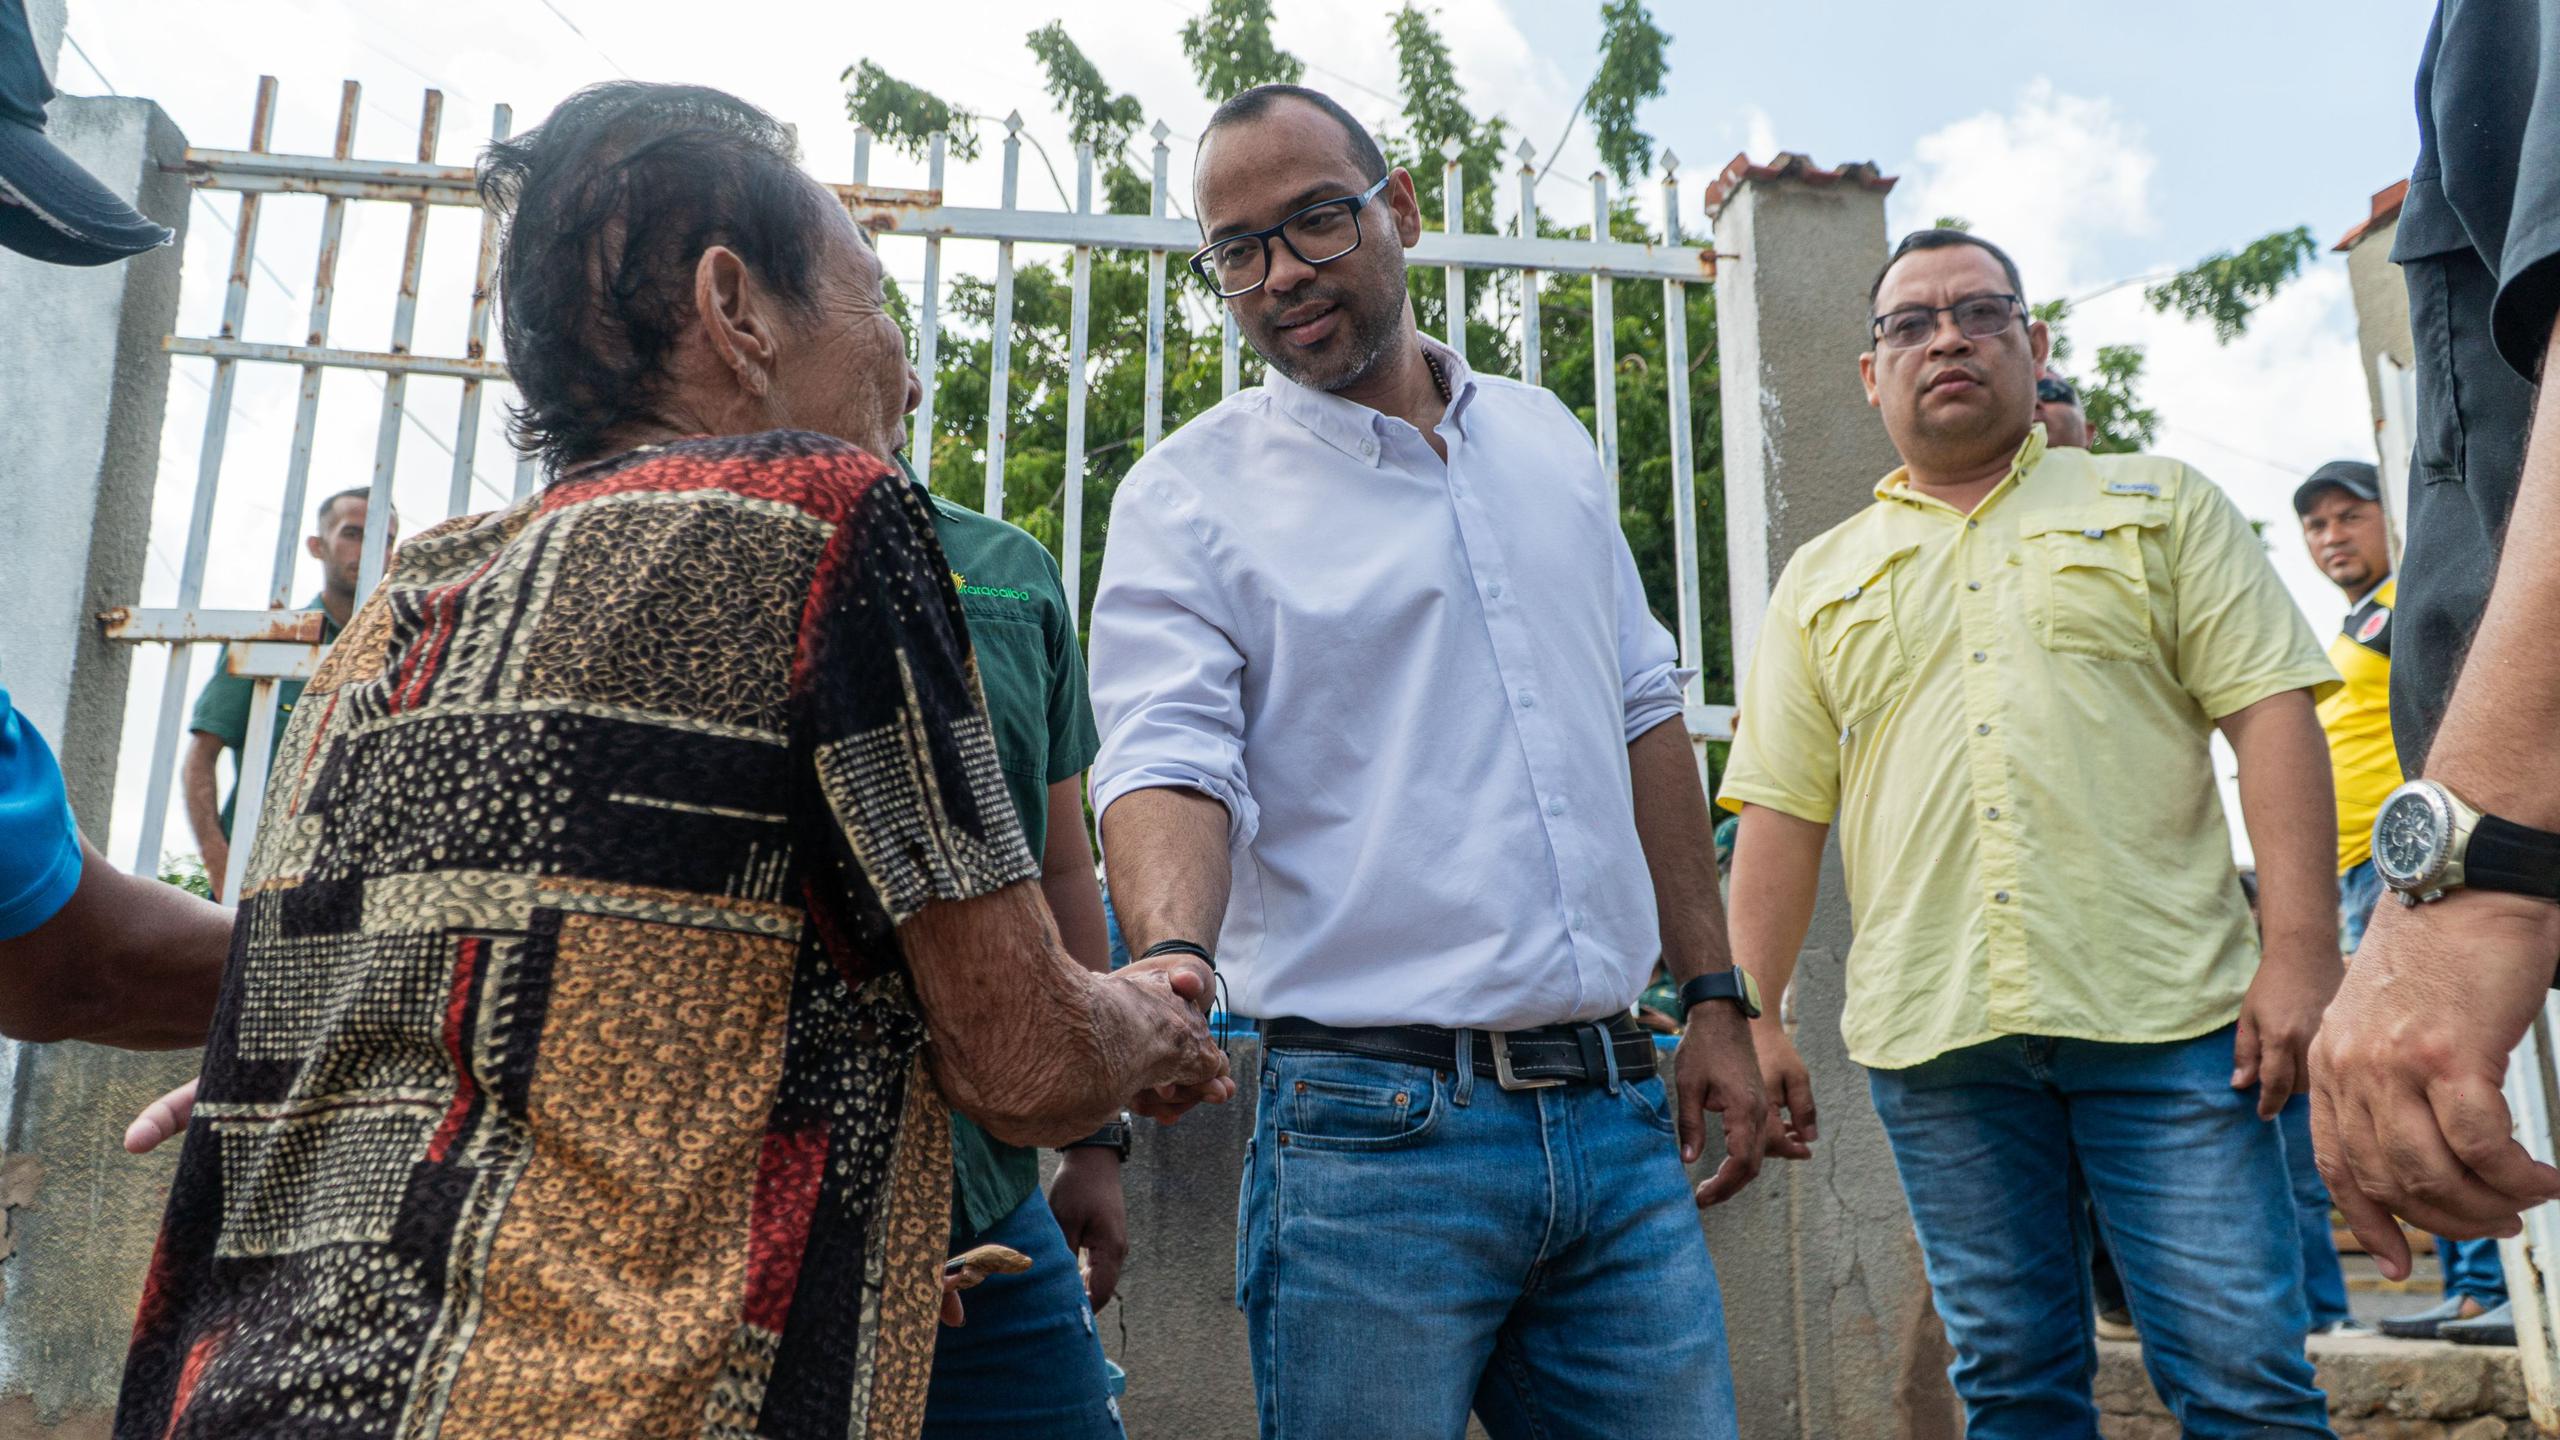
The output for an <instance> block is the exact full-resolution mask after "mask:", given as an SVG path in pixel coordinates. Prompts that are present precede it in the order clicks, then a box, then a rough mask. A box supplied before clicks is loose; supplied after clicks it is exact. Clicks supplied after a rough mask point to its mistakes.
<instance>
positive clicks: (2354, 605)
mask: <svg viewBox="0 0 2560 1440" xmlns="http://www.w3.org/2000/svg"><path fill="white" fill-rule="evenodd" d="M2390 583H2391V576H2390V575H2389V574H2387V573H2386V574H2385V575H2384V576H2383V577H2382V578H2381V579H2379V580H2376V581H2374V582H2373V584H2371V585H2370V586H2367V587H2366V589H2365V592H2364V593H2363V594H2361V595H2359V596H2357V597H2356V598H2355V599H2354V600H2353V601H2351V602H2349V603H2348V605H2347V613H2348V614H2350V615H2352V614H2354V613H2355V612H2356V611H2358V610H2361V609H2363V608H2364V607H2365V606H2367V605H2370V604H2372V603H2373V597H2374V596H2376V595H2379V594H2381V593H2382V587H2383V586H2385V585H2388V584H2390Z"/></svg>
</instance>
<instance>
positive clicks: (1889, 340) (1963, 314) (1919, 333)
mask: <svg viewBox="0 0 2560 1440" xmlns="http://www.w3.org/2000/svg"><path fill="white" fill-rule="evenodd" d="M2026 313H2027V302H2026V301H2025V300H2023V299H2021V298H2020V297H2018V296H2015V295H1968V296H1966V297H1965V298H1963V299H1962V300H1959V301H1957V302H1956V303H1954V304H1953V305H1906V306H1904V307H1902V308H1901V309H1899V310H1894V311H1890V312H1888V313H1886V314H1883V315H1878V316H1876V317H1875V318H1873V319H1872V320H1870V321H1868V322H1867V325H1868V330H1869V333H1871V334H1873V335H1874V336H1875V342H1876V343H1877V344H1878V345H1882V346H1885V347H1887V348H1889V349H1894V350H1908V349H1910V348H1911V347H1912V346H1915V345H1926V344H1928V343H1929V337H1931V336H1933V335H1935V334H1937V333H1938V317H1939V316H1941V315H1953V316H1954V317H1956V329H1957V330H1959V331H1961V332H1963V334H1964V337H1965V338H1966V339H1968V340H1988V339H1990V338H1991V337H1992V336H1994V335H1997V334H1999V333H2000V332H2001V331H2003V330H2006V329H2008V328H2009V325H2010V322H2011V321H2013V320H2016V319H2018V318H2019V317H2021V316H2023V315H2025V314H2026Z"/></svg>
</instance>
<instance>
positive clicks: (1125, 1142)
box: [1058, 1110, 1134, 1163]
mask: <svg viewBox="0 0 2560 1440" xmlns="http://www.w3.org/2000/svg"><path fill="white" fill-rule="evenodd" d="M1133 1129H1134V1127H1133V1126H1132V1124H1131V1122H1130V1119H1129V1112H1128V1111H1126V1110H1123V1111H1121V1112H1120V1118H1119V1119H1117V1120H1113V1121H1110V1122H1108V1123H1107V1124H1105V1125H1104V1126H1103V1127H1102V1128H1101V1129H1099V1130H1096V1131H1094V1132H1093V1133H1092V1134H1090V1135H1087V1136H1086V1137H1084V1138H1083V1139H1081V1140H1070V1141H1068V1142H1067V1143H1066V1144H1064V1145H1061V1146H1059V1147H1058V1151H1059V1153H1060V1154H1064V1153H1065V1152H1067V1151H1069V1150H1108V1151H1110V1152H1111V1153H1113V1154H1115V1155H1117V1156H1119V1157H1120V1159H1121V1160H1122V1161H1123V1162H1124V1163H1125V1162H1126V1161H1127V1160H1128V1158H1129V1142H1130V1140H1131V1138H1132V1133H1131V1132H1132V1130H1133Z"/></svg>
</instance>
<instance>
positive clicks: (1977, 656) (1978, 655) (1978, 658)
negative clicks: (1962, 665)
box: [1973, 650, 1991, 665]
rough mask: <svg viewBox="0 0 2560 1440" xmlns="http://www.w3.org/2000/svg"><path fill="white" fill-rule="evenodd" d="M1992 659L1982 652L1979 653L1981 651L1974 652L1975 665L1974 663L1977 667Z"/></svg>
mask: <svg viewBox="0 0 2560 1440" xmlns="http://www.w3.org/2000/svg"><path fill="white" fill-rule="evenodd" d="M1990 658H1991V657H1990V656H1988V655H1985V654H1984V653H1982V652H1981V651H1979V650H1976V651H1974V652H1973V663H1974V664H1976V665H1979V664H1981V663H1982V662H1983V661H1985V660H1988V659H1990Z"/></svg>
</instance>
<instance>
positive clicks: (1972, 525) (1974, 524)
mask: <svg viewBox="0 0 2560 1440" xmlns="http://www.w3.org/2000/svg"><path fill="white" fill-rule="evenodd" d="M1964 528H1966V529H1967V530H1979V529H1981V528H1982V522H1981V521H1979V520H1967V521H1966V522H1964Z"/></svg>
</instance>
